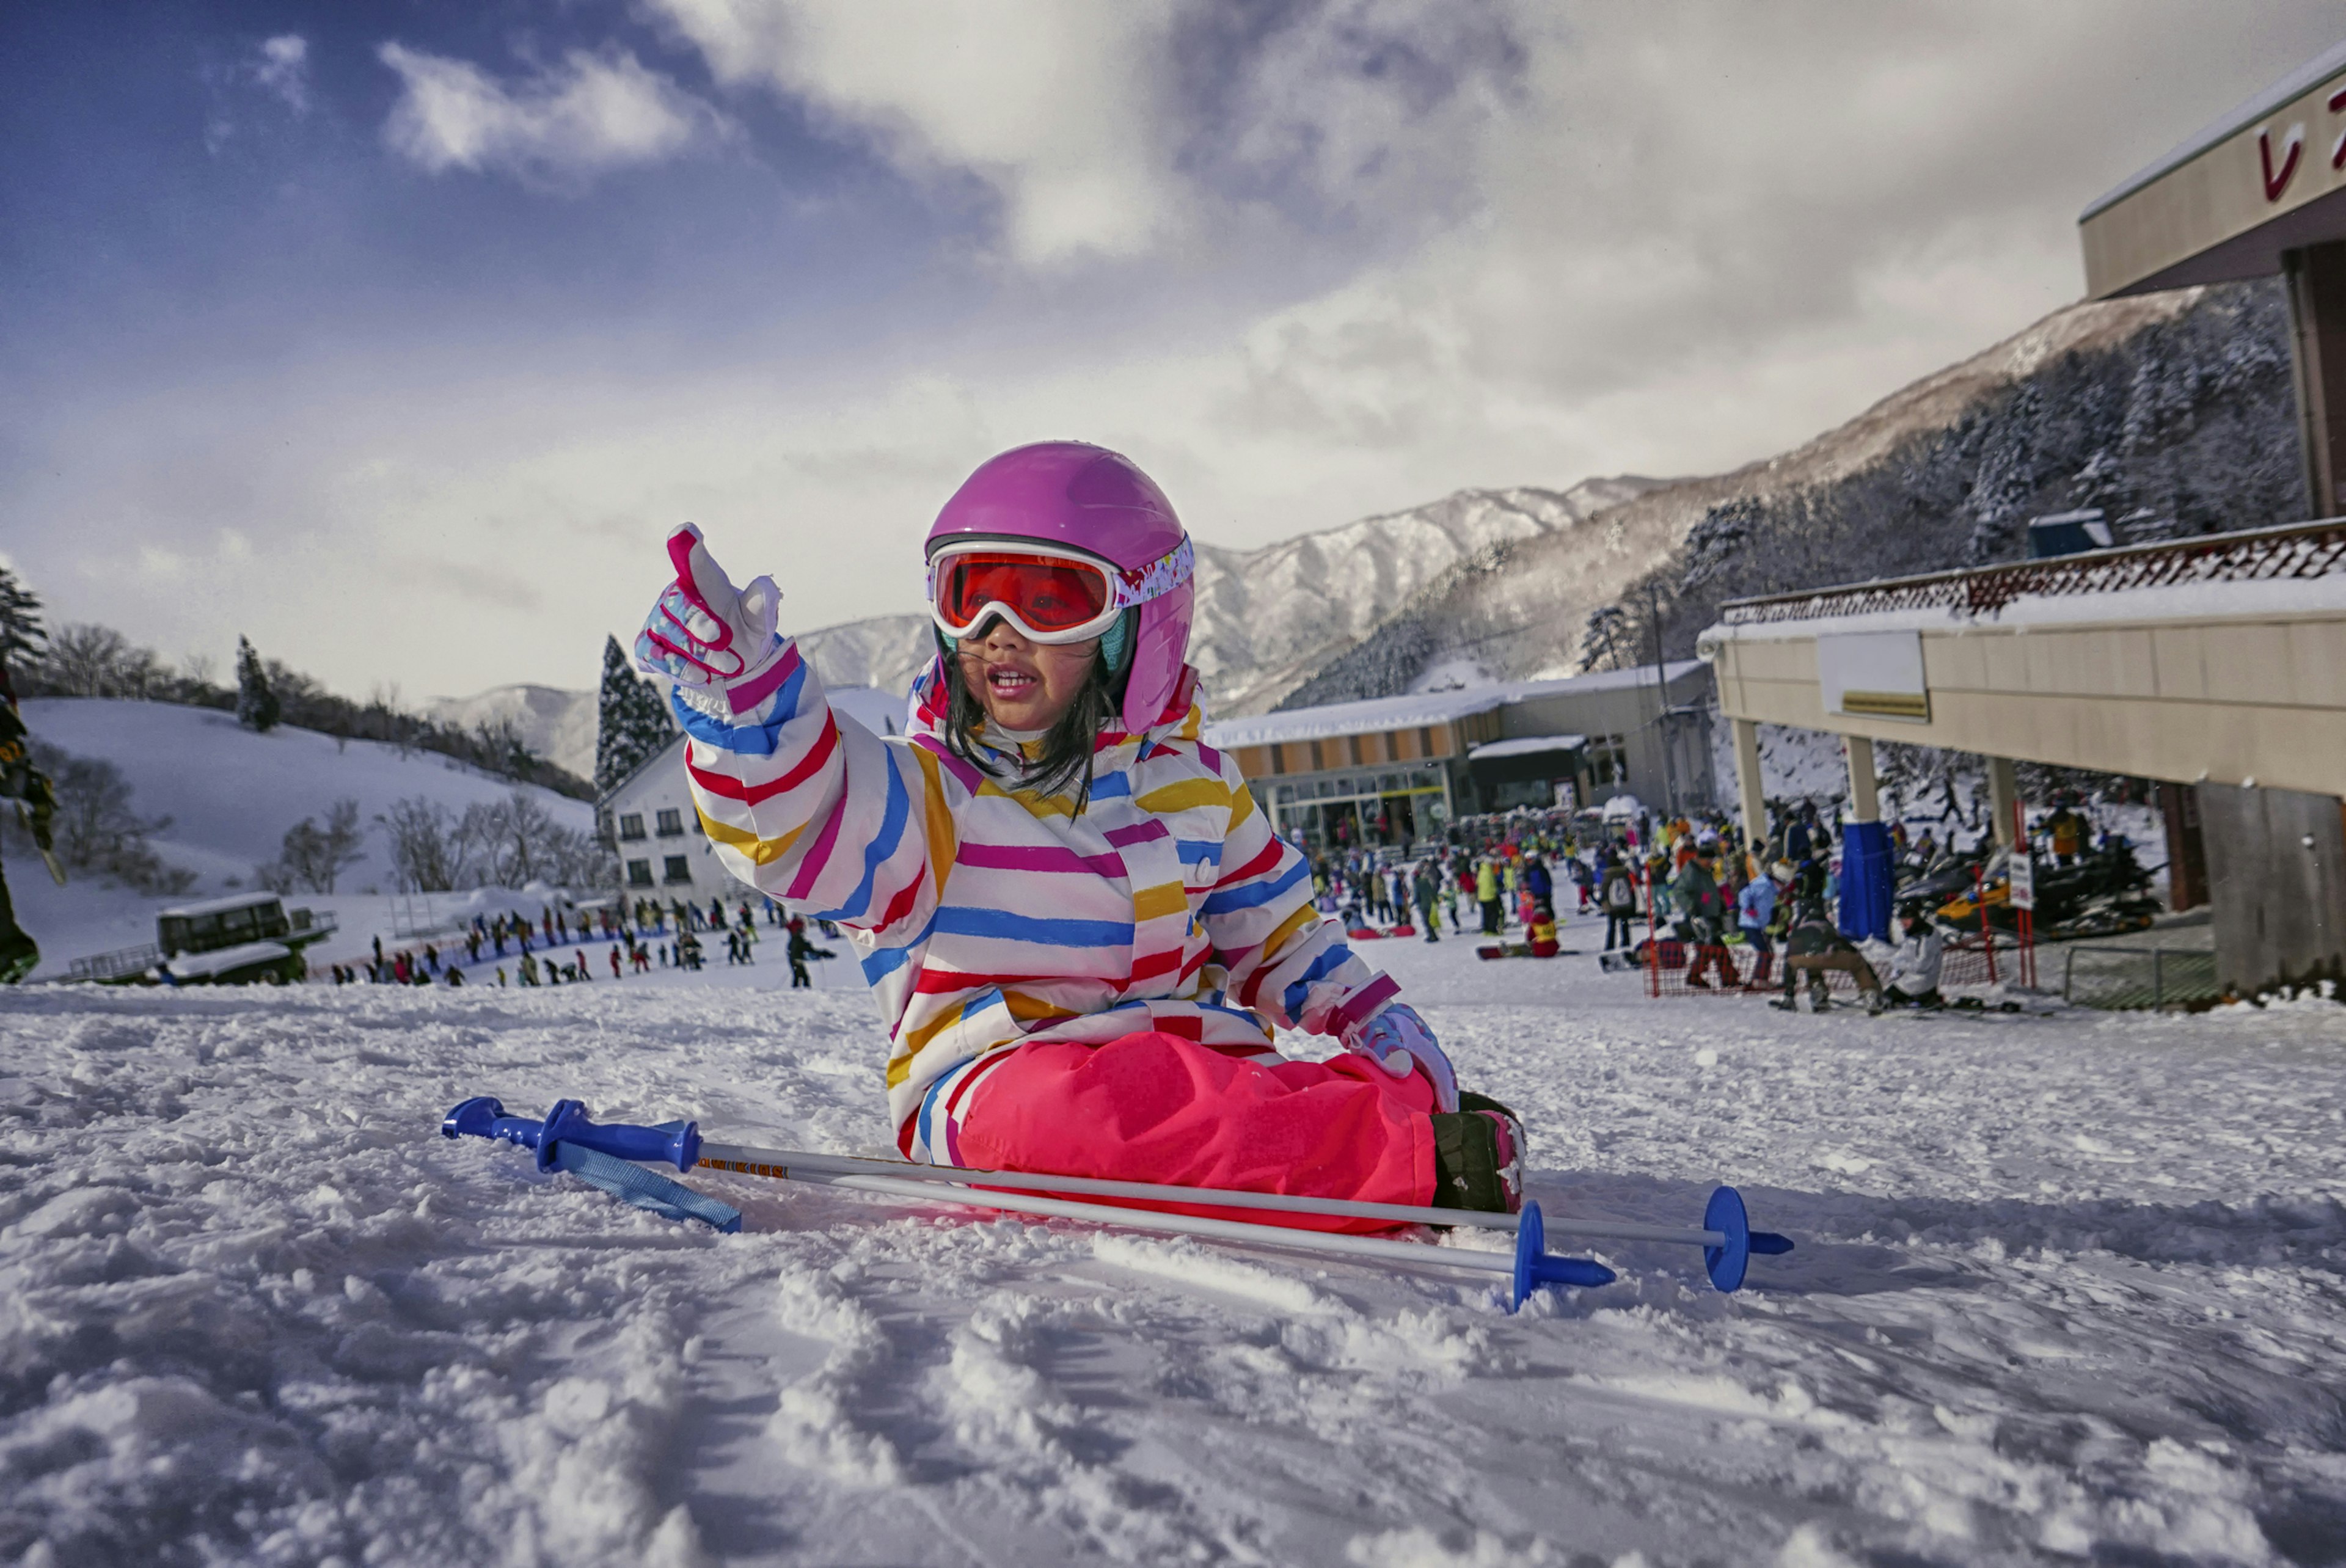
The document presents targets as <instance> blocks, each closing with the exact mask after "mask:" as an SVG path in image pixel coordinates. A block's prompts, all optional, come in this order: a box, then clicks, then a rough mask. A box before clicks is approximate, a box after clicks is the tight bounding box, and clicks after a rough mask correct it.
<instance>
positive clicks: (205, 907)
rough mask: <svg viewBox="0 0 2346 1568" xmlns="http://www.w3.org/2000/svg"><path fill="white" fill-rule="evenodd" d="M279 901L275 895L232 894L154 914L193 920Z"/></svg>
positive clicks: (174, 906)
mask: <svg viewBox="0 0 2346 1568" xmlns="http://www.w3.org/2000/svg"><path fill="white" fill-rule="evenodd" d="M278 901H279V895H277V894H275V893H267V892H262V893H232V894H230V896H229V897H227V898H224V899H206V900H205V901H203V902H201V903H197V904H173V905H172V906H171V907H170V908H169V909H167V910H158V911H155V912H156V913H157V914H158V916H160V917H162V918H164V919H166V920H177V919H183V918H184V919H194V918H195V917H197V916H199V915H208V914H224V913H226V912H227V911H230V910H241V909H256V908H258V907H260V905H262V904H273V903H276V902H278Z"/></svg>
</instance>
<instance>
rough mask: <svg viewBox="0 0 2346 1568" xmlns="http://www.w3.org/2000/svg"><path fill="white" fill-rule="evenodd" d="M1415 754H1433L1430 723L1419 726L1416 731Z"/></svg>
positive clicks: (1429, 755)
mask: <svg viewBox="0 0 2346 1568" xmlns="http://www.w3.org/2000/svg"><path fill="white" fill-rule="evenodd" d="M1417 754H1418V755H1419V756H1420V757H1432V756H1433V755H1435V753H1434V749H1433V726H1432V725H1430V724H1429V725H1426V726H1424V727H1423V728H1420V729H1419V730H1418V732H1417Z"/></svg>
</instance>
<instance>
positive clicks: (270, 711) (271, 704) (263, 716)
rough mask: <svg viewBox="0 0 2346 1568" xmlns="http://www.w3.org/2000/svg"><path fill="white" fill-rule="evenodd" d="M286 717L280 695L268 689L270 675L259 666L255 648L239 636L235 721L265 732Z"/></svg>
mask: <svg viewBox="0 0 2346 1568" xmlns="http://www.w3.org/2000/svg"><path fill="white" fill-rule="evenodd" d="M283 716H284V709H283V708H281V707H280V705H279V704H278V701H277V694H276V693H275V692H273V691H271V690H270V688H269V677H268V675H267V674H266V673H265V672H264V671H263V670H262V669H261V667H260V655H259V654H257V653H255V652H253V651H252V644H251V643H250V642H249V641H248V640H246V639H245V638H243V637H239V638H237V639H236V721H237V722H238V723H239V724H241V725H243V726H244V727H245V728H247V729H250V730H253V731H255V732H257V733H259V734H261V735H266V734H268V733H269V732H270V730H272V729H274V728H277V721H278V719H279V718H282V717H283Z"/></svg>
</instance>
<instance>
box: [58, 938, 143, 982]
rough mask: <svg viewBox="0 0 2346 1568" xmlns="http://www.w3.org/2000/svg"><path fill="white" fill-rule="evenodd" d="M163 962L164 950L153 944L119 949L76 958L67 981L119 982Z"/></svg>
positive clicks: (68, 971) (67, 971)
mask: <svg viewBox="0 0 2346 1568" xmlns="http://www.w3.org/2000/svg"><path fill="white" fill-rule="evenodd" d="M160 962H163V950H162V949H161V948H159V947H157V946H156V945H155V944H154V943H153V942H147V943H144V944H143V945H141V946H138V947H118V948H116V949H115V950H114V951H113V952H101V953H97V954H95V955H93V956H92V957H89V958H76V959H75V960H74V961H73V963H72V966H71V967H70V968H68V969H67V970H66V979H67V980H119V979H120V978H121V977H122V976H124V975H126V974H137V973H139V972H141V971H143V970H148V969H152V968H153V967H154V966H155V965H157V964H158V963H160Z"/></svg>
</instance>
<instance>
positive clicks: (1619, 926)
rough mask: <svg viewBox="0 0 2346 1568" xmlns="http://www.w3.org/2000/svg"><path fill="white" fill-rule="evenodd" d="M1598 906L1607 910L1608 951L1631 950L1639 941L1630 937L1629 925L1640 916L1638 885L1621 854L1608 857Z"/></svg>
mask: <svg viewBox="0 0 2346 1568" xmlns="http://www.w3.org/2000/svg"><path fill="white" fill-rule="evenodd" d="M1596 902H1597V905H1598V906H1599V907H1600V908H1602V909H1603V910H1604V911H1605V951H1606V952H1612V951H1613V950H1614V948H1616V947H1629V946H1632V945H1634V944H1635V943H1636V942H1637V938H1636V937H1634V936H1632V935H1631V934H1630V922H1631V921H1634V920H1635V919H1636V918H1637V880H1636V879H1635V878H1633V877H1631V876H1630V874H1629V865H1628V862H1627V860H1624V859H1622V858H1621V857H1620V856H1618V855H1607V858H1606V861H1605V880H1604V881H1602V882H1600V883H1599V884H1598V885H1597V892H1596Z"/></svg>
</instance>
